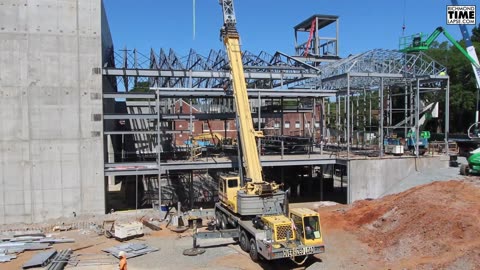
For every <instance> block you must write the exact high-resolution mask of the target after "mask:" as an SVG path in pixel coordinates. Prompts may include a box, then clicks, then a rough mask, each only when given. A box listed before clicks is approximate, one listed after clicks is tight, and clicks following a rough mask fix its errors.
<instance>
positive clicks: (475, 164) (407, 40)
mask: <svg viewBox="0 0 480 270" xmlns="http://www.w3.org/2000/svg"><path fill="white" fill-rule="evenodd" d="M455 2H456V1H455ZM460 29H462V35H463V37H464V39H465V42H466V44H467V47H468V48H467V49H468V52H467V51H466V50H465V49H464V48H463V47H462V46H461V45H460V44H459V43H458V42H457V41H456V40H455V39H454V38H453V37H452V36H451V35H450V34H449V33H448V32H447V31H446V30H445V29H444V28H443V27H437V29H435V31H434V32H433V33H432V34H431V35H430V36H428V37H427V36H426V35H423V34H421V33H420V34H416V35H413V36H408V37H402V38H401V39H400V51H401V52H404V53H411V52H419V51H425V50H428V49H429V48H430V46H431V45H432V43H433V42H434V41H435V40H436V39H437V38H438V36H440V34H443V35H444V36H445V37H446V38H447V39H448V40H449V41H450V42H451V43H452V44H453V45H454V46H455V47H456V48H457V49H458V50H459V51H460V52H461V53H462V54H463V55H464V56H465V57H466V58H467V59H468V60H469V61H470V63H471V64H472V68H473V71H474V75H475V79H476V81H477V88H479V89H480V65H479V63H478V58H477V54H476V52H475V48H474V47H473V45H472V42H471V41H470V37H469V36H468V32H467V31H466V29H463V28H462V27H460ZM477 103H478V100H477ZM477 106H478V104H477ZM478 115H479V113H478V108H477V112H476V113H475V120H476V121H475V122H476V123H475V124H473V125H472V126H470V128H469V129H468V135H469V137H470V138H472V139H475V140H479V139H480V136H478V134H480V133H479V132H478V125H479V122H478ZM472 127H475V130H474V131H473V132H470V129H471V128H472ZM472 134H474V135H473V136H472ZM467 161H468V164H462V165H461V166H460V174H462V175H469V174H477V175H478V174H480V148H479V149H477V150H475V151H473V152H471V155H470V156H469V157H468V159H467Z"/></svg>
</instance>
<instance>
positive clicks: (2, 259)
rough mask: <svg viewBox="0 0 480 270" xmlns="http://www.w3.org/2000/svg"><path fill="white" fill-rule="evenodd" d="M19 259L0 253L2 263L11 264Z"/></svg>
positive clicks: (15, 256)
mask: <svg viewBox="0 0 480 270" xmlns="http://www.w3.org/2000/svg"><path fill="white" fill-rule="evenodd" d="M15 258H17V255H5V254H1V253H0V262H9V261H11V260H13V259H15Z"/></svg>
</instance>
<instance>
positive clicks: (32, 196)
mask: <svg viewBox="0 0 480 270" xmlns="http://www.w3.org/2000/svg"><path fill="white" fill-rule="evenodd" d="M101 66H102V49H101V0H36V1H33V0H0V223H1V224H4V223H14V222H25V223H30V222H37V221H41V220H45V219H48V218H56V217H61V216H71V215H72V212H73V211H75V212H77V214H80V213H104V211H105V209H104V208H105V206H104V178H103V151H102V149H103V140H102V121H101V118H100V119H98V118H97V117H96V116H94V115H95V114H100V115H101V113H102V99H101V94H102V75H101V73H98V72H94V68H100V67H101Z"/></svg>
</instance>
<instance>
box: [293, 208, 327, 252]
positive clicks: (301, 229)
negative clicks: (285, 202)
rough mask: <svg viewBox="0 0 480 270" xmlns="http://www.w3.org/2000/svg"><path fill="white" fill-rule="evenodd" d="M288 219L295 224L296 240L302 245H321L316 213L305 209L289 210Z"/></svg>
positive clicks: (321, 239) (320, 232)
mask: <svg viewBox="0 0 480 270" xmlns="http://www.w3.org/2000/svg"><path fill="white" fill-rule="evenodd" d="M289 217H290V219H291V220H292V221H293V223H294V224H295V228H296V231H297V239H299V240H300V241H301V242H302V244H303V245H308V246H310V245H323V235H322V228H321V225H320V217H319V215H318V213H317V212H315V211H313V210H310V209H307V208H294V209H290V213H289Z"/></svg>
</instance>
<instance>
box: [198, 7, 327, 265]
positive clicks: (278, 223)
mask: <svg viewBox="0 0 480 270" xmlns="http://www.w3.org/2000/svg"><path fill="white" fill-rule="evenodd" d="M219 2H220V5H221V6H222V9H223V18H224V25H223V27H222V29H221V36H222V38H223V42H224V44H225V48H226V51H227V54H228V58H229V60H230V72H231V77H232V85H233V96H234V99H235V106H236V114H237V122H238V125H237V126H238V129H239V143H240V146H241V147H240V150H241V160H240V161H239V162H240V164H239V167H240V168H242V165H243V168H244V169H243V173H242V170H240V171H241V172H240V174H235V173H231V174H224V175H220V177H219V187H218V189H219V190H218V193H219V198H220V201H219V202H218V203H216V204H215V215H216V220H217V227H218V228H219V229H220V230H217V231H212V232H198V231H197V232H196V233H195V234H194V249H195V248H196V240H197V238H217V237H223V238H230V237H232V238H236V239H239V242H240V247H241V248H242V250H244V251H246V252H249V254H250V257H251V259H252V260H253V261H258V260H259V259H262V258H263V259H266V260H273V259H281V258H291V259H292V260H293V261H294V262H296V263H297V264H303V263H304V262H305V260H306V258H307V256H308V255H311V254H317V253H321V252H324V251H325V247H324V245H323V236H322V233H321V226H320V218H319V215H318V213H317V212H315V211H312V210H310V209H305V208H298V209H290V211H289V210H288V202H287V201H288V200H287V198H286V193H285V192H284V191H282V190H281V189H280V185H278V184H276V183H269V182H266V181H264V179H263V174H262V166H261V163H260V157H259V155H258V151H257V143H256V138H257V137H259V136H260V137H261V136H263V135H262V133H261V132H260V131H255V129H254V127H253V121H252V116H251V110H250V105H249V102H248V94H247V89H246V84H245V75H244V70H243V63H242V54H241V50H240V43H239V39H240V36H239V34H238V32H237V29H236V18H235V11H234V6H233V0H220V1H219ZM299 257H300V258H299Z"/></svg>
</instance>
